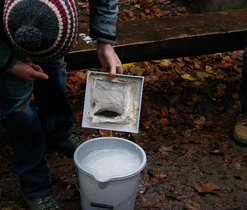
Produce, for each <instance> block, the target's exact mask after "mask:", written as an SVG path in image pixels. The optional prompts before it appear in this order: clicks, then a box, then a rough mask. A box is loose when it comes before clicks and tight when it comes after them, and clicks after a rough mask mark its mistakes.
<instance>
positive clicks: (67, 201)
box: [0, 0, 247, 210]
mask: <svg viewBox="0 0 247 210" xmlns="http://www.w3.org/2000/svg"><path fill="white" fill-rule="evenodd" d="M138 2H139V3H138ZM80 6H81V8H87V6H88V5H87V2H84V1H81V2H80ZM121 9H122V10H121ZM120 10H121V11H120V15H119V18H120V21H127V20H130V19H131V17H132V19H133V20H135V19H138V18H139V19H143V18H152V17H158V16H166V15H168V16H173V15H189V14H190V13H192V12H193V11H191V10H190V9H188V8H185V7H183V6H181V5H179V4H178V3H177V2H176V1H166V0H159V1H158V0H157V1H151V0H150V1H149V0H146V1H145V0H142V1H131V0H126V1H120ZM87 12H88V11H87V10H86V9H85V13H83V14H84V15H85V16H82V19H81V21H82V24H87V23H88V22H87V21H86V16H87ZM132 19H131V20H132ZM242 53H243V52H242V51H235V52H219V53H216V54H212V55H202V56H194V57H183V58H171V59H164V60H153V61H143V62H136V63H130V64H124V65H123V68H124V74H131V75H139V76H143V77H144V86H143V95H142V106H141V117H140V127H139V132H138V133H137V134H133V133H121V132H115V131H114V132H113V131H112V132H110V131H106V130H96V129H86V128H82V127H81V118H82V114H83V103H84V95H85V85H86V75H87V70H88V69H83V70H79V71H72V72H68V82H67V83H68V84H67V94H68V98H69V100H70V102H71V107H72V109H73V117H74V121H75V123H74V129H75V131H76V132H78V133H80V134H81V135H82V136H83V137H84V138H85V140H90V139H92V138H97V137H102V136H110V135H112V136H115V137H121V138H124V139H129V140H131V141H134V142H136V143H137V144H138V145H140V146H141V147H142V148H143V149H144V151H145V152H146V155H147V174H146V177H145V179H143V176H141V180H140V184H139V188H138V192H137V196H136V203H135V210H156V209H159V210H161V209H162V210H184V209H186V210H200V209H201V210H245V209H247V176H246V175H247V153H246V150H247V147H246V146H243V145H240V144H238V143H236V142H235V141H234V139H233V129H234V126H235V124H236V121H237V119H238V118H239V117H240V116H241V106H240V102H239V87H240V78H241V68H242ZM93 70H94V69H93ZM95 70H97V69H95ZM5 140H6V135H5V130H4V127H3V125H2V123H0V209H1V210H27V206H26V204H25V202H24V201H23V199H22V197H21V191H20V186H19V184H18V178H17V176H16V175H15V174H14V173H13V172H12V169H11V149H10V147H9V145H8V144H7V142H6V141H5ZM46 158H47V160H48V162H49V164H50V167H51V173H50V176H51V179H52V180H53V182H54V192H55V195H56V197H57V198H58V200H59V202H60V203H61V204H62V206H63V209H64V210H79V209H81V207H80V204H81V203H80V202H81V201H80V193H79V191H78V189H77V187H76V185H75V181H74V179H75V180H76V181H77V172H76V171H77V170H76V168H75V166H74V164H73V158H71V157H68V156H66V154H65V153H62V152H59V151H47V153H46Z"/></svg>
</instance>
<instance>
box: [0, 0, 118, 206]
mask: <svg viewBox="0 0 247 210" xmlns="http://www.w3.org/2000/svg"><path fill="white" fill-rule="evenodd" d="M117 4H118V0H100V1H97V0H89V5H90V36H91V37H92V38H93V39H96V40H97V55H98V57H99V60H100V62H101V64H102V71H108V72H109V79H112V78H113V77H114V76H115V75H116V74H117V73H119V74H122V68H121V61H120V59H119V58H118V56H117V54H116V53H115V51H114V49H113V44H114V43H115V40H116V22H117V15H118V6H117ZM0 15H1V18H2V19H1V21H0V113H1V118H2V122H3V124H4V126H5V130H6V134H7V138H8V143H9V144H10V146H11V148H12V150H13V164H12V169H13V171H14V172H15V173H16V174H17V176H18V177H19V182H20V188H21V190H22V194H23V198H24V200H25V201H26V203H27V205H28V207H29V209H33V210H39V209H62V207H61V206H60V205H59V203H58V201H57V200H56V198H55V196H54V193H53V183H52V180H50V178H49V170H50V169H49V165H48V163H47V161H46V159H45V157H44V154H45V149H46V145H48V146H51V147H53V148H56V149H60V150H62V151H65V152H67V154H68V155H73V153H74V151H75V149H76V148H77V147H78V146H79V145H80V144H81V143H82V142H83V141H84V139H83V138H82V136H81V135H79V134H76V133H75V132H74V131H73V130H72V128H71V127H72V124H73V120H72V112H71V109H70V104H69V101H68V99H67V97H66V94H65V88H66V63H65V62H64V56H65V55H66V54H67V53H68V52H69V51H70V50H71V48H72V47H73V45H74V44H75V42H76V39H77V36H78V31H79V21H78V8H77V0H0ZM32 95H34V99H35V102H34V101H32Z"/></svg>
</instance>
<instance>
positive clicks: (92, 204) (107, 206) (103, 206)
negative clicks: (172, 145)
mask: <svg viewBox="0 0 247 210" xmlns="http://www.w3.org/2000/svg"><path fill="white" fill-rule="evenodd" d="M72 166H73V163H72V164H71V169H70V170H71V174H72V177H73V181H74V184H75V186H76V188H77V190H78V191H79V192H80V194H81V195H82V196H83V197H84V198H85V199H86V200H87V201H88V202H89V203H90V205H91V206H93V207H99V208H105V209H114V208H116V207H117V206H119V205H120V204H122V203H124V202H126V201H127V200H129V199H130V198H131V197H132V196H133V195H134V194H135V193H137V192H138V189H137V190H136V191H135V192H133V193H131V194H130V196H129V197H128V198H126V199H125V200H123V201H122V202H120V203H119V204H117V205H115V206H114V205H108V204H102V203H95V202H91V201H90V200H89V199H88V198H87V197H86V196H85V195H84V194H83V193H82V192H81V190H80V188H79V186H78V185H77V183H76V180H75V177H74V174H73V170H72ZM147 170H148V166H147V163H146V164H145V175H144V179H143V181H142V185H143V184H144V182H145V180H146V177H147Z"/></svg>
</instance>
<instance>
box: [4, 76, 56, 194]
mask: <svg viewBox="0 0 247 210" xmlns="http://www.w3.org/2000/svg"><path fill="white" fill-rule="evenodd" d="M32 89H33V83H31V82H27V81H24V80H22V79H19V78H17V77H15V76H13V75H12V74H10V73H8V74H4V75H1V76H0V111H1V114H2V117H3V123H4V125H5V129H6V133H7V136H8V141H9V143H10V145H11V147H12V148H13V151H14V156H13V164H12V168H13V171H14V172H15V173H16V174H17V175H18V177H19V181H20V186H21V189H22V191H23V193H24V194H25V195H26V196H27V198H29V199H33V198H37V197H41V196H44V195H49V194H51V193H52V181H51V180H50V179H49V166H48V164H47V161H46V160H45V158H44V151H45V144H46V139H45V135H44V132H43V129H42V127H41V124H40V121H39V118H38V114H37V111H36V107H35V105H34V104H33V102H32V100H31V94H32Z"/></svg>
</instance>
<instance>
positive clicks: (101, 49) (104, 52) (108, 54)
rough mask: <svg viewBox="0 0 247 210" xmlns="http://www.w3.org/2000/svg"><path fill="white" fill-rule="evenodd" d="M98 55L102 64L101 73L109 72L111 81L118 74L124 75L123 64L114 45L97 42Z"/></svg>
mask: <svg viewBox="0 0 247 210" xmlns="http://www.w3.org/2000/svg"><path fill="white" fill-rule="evenodd" d="M97 54H98V58H99V60H100V62H101V65H102V69H101V71H104V72H109V80H112V79H113V78H114V77H115V75H116V74H122V73H123V69H122V62H121V61H120V59H119V58H118V56H117V54H116V53H115V51H114V48H113V46H112V44H109V43H104V42H100V41H98V42H97Z"/></svg>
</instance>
